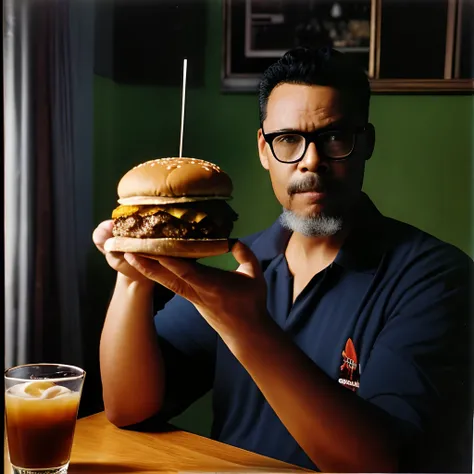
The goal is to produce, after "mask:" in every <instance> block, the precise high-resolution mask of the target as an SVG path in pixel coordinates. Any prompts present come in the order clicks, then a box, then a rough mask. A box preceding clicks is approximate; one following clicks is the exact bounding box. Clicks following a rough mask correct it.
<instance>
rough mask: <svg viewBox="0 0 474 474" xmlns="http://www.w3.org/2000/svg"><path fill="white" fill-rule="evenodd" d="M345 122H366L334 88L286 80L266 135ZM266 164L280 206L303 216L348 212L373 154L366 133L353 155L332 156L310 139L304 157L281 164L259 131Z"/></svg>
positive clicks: (272, 102)
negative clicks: (335, 158)
mask: <svg viewBox="0 0 474 474" xmlns="http://www.w3.org/2000/svg"><path fill="white" fill-rule="evenodd" d="M342 122H344V123H345V124H349V125H350V126H351V125H352V126H363V125H365V120H364V119H363V118H362V117H359V118H358V117H356V116H354V114H347V113H345V112H344V109H343V104H342V101H341V97H340V94H339V92H338V91H337V90H335V89H333V88H331V87H324V86H307V85H297V84H281V85H279V86H277V87H276V88H275V89H273V91H272V92H271V94H270V97H269V100H268V104H267V116H266V119H265V121H264V123H263V130H264V132H265V133H266V134H269V133H273V132H278V131H281V130H285V131H287V130H291V131H300V132H313V131H317V130H320V129H325V128H327V127H328V126H331V125H333V124H334V126H335V127H336V128H337V126H338V125H339V124H340V123H342ZM258 148H259V155H260V161H261V163H262V166H263V167H264V168H265V169H266V170H268V171H269V173H270V179H271V182H272V186H273V190H274V192H275V195H276V197H277V199H278V201H279V202H280V203H281V205H282V206H283V207H284V208H285V209H287V210H289V211H291V213H292V214H293V215H295V216H297V217H298V218H303V219H305V218H318V217H319V216H322V217H344V216H345V215H347V213H348V212H349V211H350V210H351V208H352V206H353V205H354V204H355V202H356V200H357V198H358V197H359V195H360V191H361V189H362V182H363V177H364V168H365V160H366V159H367V158H368V157H369V156H370V154H371V151H372V150H371V146H370V144H368V143H367V137H366V136H365V135H364V134H359V136H358V139H357V145H356V148H355V149H354V152H353V153H352V155H350V157H349V158H347V159H345V160H342V161H332V160H330V159H328V158H326V157H325V156H322V155H321V154H320V153H318V150H317V149H316V146H315V144H314V143H310V144H309V146H308V149H307V151H306V153H305V155H304V157H303V159H302V160H301V161H299V162H298V163H293V164H287V163H281V162H279V161H278V160H276V159H275V157H274V156H273V154H272V151H271V149H270V146H269V145H268V144H267V143H266V141H265V139H264V137H263V134H262V131H261V130H259V132H258Z"/></svg>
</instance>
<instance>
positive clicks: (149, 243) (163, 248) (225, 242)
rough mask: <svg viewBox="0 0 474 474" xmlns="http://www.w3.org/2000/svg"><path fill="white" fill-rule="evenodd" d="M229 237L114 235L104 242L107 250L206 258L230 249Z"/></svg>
mask: <svg viewBox="0 0 474 474" xmlns="http://www.w3.org/2000/svg"><path fill="white" fill-rule="evenodd" d="M230 248H231V241H230V240H229V239H209V240H200V239H134V238H132V237H112V238H110V239H108V240H107V241H106V242H105V244H104V249H105V250H106V251H107V252H130V253H138V254H142V255H143V256H145V257H146V256H149V257H150V258H153V256H160V255H163V256H167V257H183V258H204V257H212V256H214V255H222V254H224V253H227V252H229V251H230Z"/></svg>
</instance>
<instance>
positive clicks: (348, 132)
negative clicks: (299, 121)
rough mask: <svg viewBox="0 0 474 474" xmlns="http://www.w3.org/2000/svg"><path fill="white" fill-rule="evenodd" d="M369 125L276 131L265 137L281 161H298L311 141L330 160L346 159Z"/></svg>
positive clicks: (274, 154)
mask: <svg viewBox="0 0 474 474" xmlns="http://www.w3.org/2000/svg"><path fill="white" fill-rule="evenodd" d="M368 127H369V125H363V126H355V127H340V128H338V127H335V128H333V129H323V130H316V131H315V132H300V131H295V132H293V131H288V132H274V133H265V132H264V131H263V126H261V129H262V134H263V137H264V138H265V141H266V142H267V143H268V145H269V146H270V149H271V150H272V153H273V156H274V157H275V159H277V160H278V161H280V162H281V163H297V162H298V161H301V160H302V159H303V157H304V155H305V154H306V150H307V149H308V146H309V144H310V143H314V144H315V145H316V149H317V150H318V153H319V154H321V155H323V156H324V157H325V158H328V159H329V160H335V161H337V160H345V159H347V158H349V157H350V156H351V154H352V152H353V151H354V148H355V145H356V142H357V135H358V134H360V133H362V132H365V131H366V130H367V129H368Z"/></svg>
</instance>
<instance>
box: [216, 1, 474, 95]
mask: <svg viewBox="0 0 474 474" xmlns="http://www.w3.org/2000/svg"><path fill="white" fill-rule="evenodd" d="M471 4H472V2H471V0H410V1H406V0H224V15H223V16H224V18H223V19H224V48H223V61H222V90H223V91H227V92H247V91H255V90H256V88H257V85H258V81H259V78H260V76H261V74H262V73H263V71H264V70H265V69H266V68H267V67H268V66H269V65H270V64H272V63H273V62H274V61H275V60H276V58H278V57H280V56H282V55H283V54H284V53H285V51H287V50H289V49H291V48H293V47H296V46H312V47H314V46H320V45H332V47H333V48H335V49H337V50H339V51H342V52H344V53H346V54H350V55H351V57H352V58H353V59H354V61H356V62H357V63H358V64H360V66H361V67H362V68H363V69H364V70H365V71H366V73H367V75H368V77H369V78H370V80H371V83H372V89H373V90H374V91H375V92H409V91H416V92H433V91H436V92H466V91H471V92H472V90H473V89H474V81H473V80H472V77H474V74H473V71H472V59H470V58H472V46H471V47H469V44H468V43H469V35H468V33H467V32H468V31H471V28H472V19H471V20H469V18H472V16H473V12H472V5H471ZM400 25H403V27H401V26H400Z"/></svg>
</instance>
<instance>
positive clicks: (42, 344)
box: [4, 0, 94, 367]
mask: <svg viewBox="0 0 474 474" xmlns="http://www.w3.org/2000/svg"><path fill="white" fill-rule="evenodd" d="M93 26H94V5H93V2H88V1H82V0H6V1H5V4H4V97H5V114H4V115H5V122H4V123H5V129H4V132H5V367H11V366H13V365H17V364H22V363H31V362H62V363H70V364H75V365H82V364H83V360H84V357H83V356H84V347H83V345H84V344H83V334H82V333H83V331H82V325H81V314H82V309H83V306H84V300H85V297H86V294H85V293H86V288H87V287H86V254H87V252H89V250H90V235H91V231H92V227H93V222H92V198H93V196H92V153H93V151H92V126H93V93H92V90H93V89H92V86H93V52H94V49H93V41H94V29H93Z"/></svg>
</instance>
